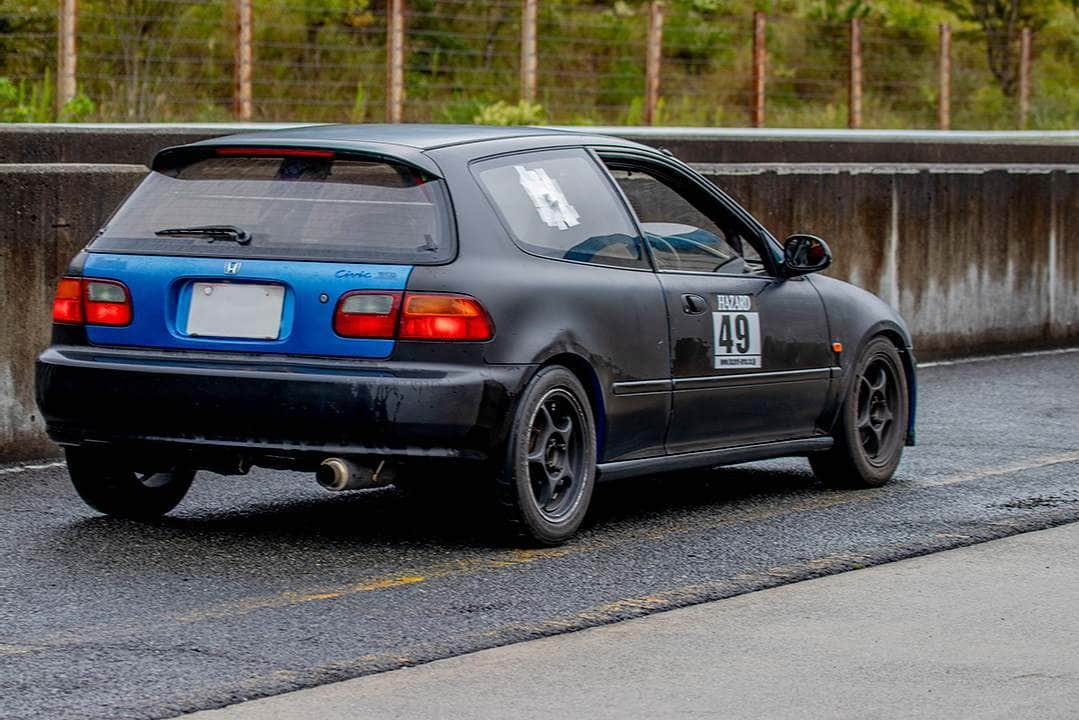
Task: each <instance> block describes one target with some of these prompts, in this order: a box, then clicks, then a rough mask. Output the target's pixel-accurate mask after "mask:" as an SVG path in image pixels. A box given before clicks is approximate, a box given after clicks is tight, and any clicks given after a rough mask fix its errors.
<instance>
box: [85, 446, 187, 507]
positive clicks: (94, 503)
mask: <svg viewBox="0 0 1079 720" xmlns="http://www.w3.org/2000/svg"><path fill="white" fill-rule="evenodd" d="M66 455H67V470H68V474H69V475H70V476H71V483H72V484H73V485H74V486H75V491H76V492H77V493H78V494H79V497H81V498H82V499H83V501H84V502H85V503H86V504H87V505H89V506H90V507H92V508H93V509H94V510H97V511H98V512H100V513H103V514H105V515H111V516H112V517H118V518H125V519H128V520H153V519H155V518H159V517H161V516H162V515H164V514H165V513H167V512H168V511H170V510H172V509H173V508H174V507H176V506H177V505H178V504H179V503H180V501H181V500H183V499H184V496H185V495H186V494H187V491H188V488H190V487H191V482H192V480H194V478H195V471H194V470H190V469H186V468H170V469H168V470H165V471H161V472H137V471H135V470H134V469H132V468H130V467H128V466H126V465H125V464H124V462H123V459H122V456H120V454H119V453H117V452H115V451H108V450H97V449H94V450H90V449H86V448H68V449H67V451H66Z"/></svg>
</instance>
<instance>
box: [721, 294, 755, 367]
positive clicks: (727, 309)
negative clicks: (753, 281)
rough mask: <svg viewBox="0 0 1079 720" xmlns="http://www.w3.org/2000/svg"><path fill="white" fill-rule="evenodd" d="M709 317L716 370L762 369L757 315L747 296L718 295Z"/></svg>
mask: <svg viewBox="0 0 1079 720" xmlns="http://www.w3.org/2000/svg"><path fill="white" fill-rule="evenodd" d="M716 307H718V308H719V309H720V310H721V311H722V312H714V313H712V332H713V337H714V339H715V367H716V369H717V370H721V369H722V370H734V369H738V368H759V367H760V366H761V323H760V315H759V314H758V313H755V312H750V309H751V308H752V307H753V303H752V300H751V299H750V297H749V296H748V295H718V296H716Z"/></svg>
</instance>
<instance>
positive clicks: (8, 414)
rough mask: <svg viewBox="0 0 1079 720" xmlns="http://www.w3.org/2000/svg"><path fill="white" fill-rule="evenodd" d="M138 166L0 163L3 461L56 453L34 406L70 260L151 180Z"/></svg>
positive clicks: (0, 455) (0, 437) (0, 449)
mask: <svg viewBox="0 0 1079 720" xmlns="http://www.w3.org/2000/svg"><path fill="white" fill-rule="evenodd" d="M145 173H146V168H144V167H141V166H137V165H0V198H3V203H4V209H3V212H2V213H0V460H10V459H16V458H21V457H41V456H43V455H47V454H54V453H55V452H56V448H55V446H53V445H52V444H51V443H50V442H49V441H48V439H47V438H46V437H45V434H44V425H43V423H42V421H41V416H40V415H39V414H38V411H37V407H36V406H35V404H34V358H35V357H37V355H38V353H40V352H41V350H42V349H44V347H45V346H46V345H47V344H48V342H49V334H50V331H51V326H52V320H51V311H52V296H53V291H54V289H55V287H56V281H57V280H58V279H59V277H60V276H61V275H62V274H63V272H64V269H65V268H66V267H67V264H68V261H69V260H71V258H72V257H73V256H74V255H75V253H77V252H78V251H79V250H80V249H81V248H82V247H83V246H84V245H85V244H86V242H87V240H89V239H90V237H92V235H93V233H94V232H95V231H96V229H97V228H98V227H99V226H100V225H101V224H102V223H103V222H104V221H105V220H106V219H107V218H108V216H109V214H110V213H111V212H112V211H113V209H114V208H115V207H116V206H117V205H118V204H119V203H120V201H121V200H122V199H123V198H124V196H125V195H127V193H128V192H130V191H131V189H132V188H133V187H134V186H135V184H136V183H137V182H138V181H139V180H140V179H141V178H142V177H143V176H144V175H145Z"/></svg>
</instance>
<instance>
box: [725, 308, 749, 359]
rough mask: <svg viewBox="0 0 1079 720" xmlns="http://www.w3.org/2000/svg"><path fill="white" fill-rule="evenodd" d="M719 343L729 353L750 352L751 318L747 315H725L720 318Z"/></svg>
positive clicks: (740, 353)
mask: <svg viewBox="0 0 1079 720" xmlns="http://www.w3.org/2000/svg"><path fill="white" fill-rule="evenodd" d="M732 326H733V327H732ZM732 331H733V332H732ZM717 345H719V346H720V347H721V348H723V349H724V350H726V352H727V354H733V353H738V354H739V355H744V354H745V353H747V352H749V318H747V317H746V316H745V315H729V314H728V315H723V316H722V317H721V318H720V323H719V339H718V341H717Z"/></svg>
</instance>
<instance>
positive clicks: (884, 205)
mask: <svg viewBox="0 0 1079 720" xmlns="http://www.w3.org/2000/svg"><path fill="white" fill-rule="evenodd" d="M700 169H701V170H703V171H704V173H705V175H706V176H708V177H710V178H711V179H712V180H713V181H714V182H716V183H717V184H719V185H720V186H721V187H723V188H725V189H726V190H727V191H728V192H729V193H730V194H731V195H733V196H734V197H735V198H736V199H738V200H739V201H740V202H742V203H743V204H744V205H745V206H746V207H748V208H749V209H750V210H751V211H752V212H753V214H754V215H755V216H756V217H757V218H758V219H760V220H761V221H762V222H763V223H764V224H765V226H766V227H768V228H769V230H771V231H772V232H773V233H774V234H775V235H776V236H777V237H778V238H780V239H782V238H784V237H786V236H787V235H789V234H791V233H794V232H811V233H814V234H817V235H820V236H821V237H823V238H825V239H826V240H827V241H828V242H829V244H830V245H831V247H832V249H833V251H834V253H835V264H834V266H833V267H832V269H831V270H829V271H828V274H830V275H833V276H834V277H838V278H840V279H843V280H849V281H850V282H853V283H855V284H856V285H859V286H861V287H864V288H866V289H868V290H870V291H872V292H874V293H876V294H877V295H879V296H880V297H882V298H884V299H885V300H887V301H888V302H889V303H891V304H892V305H893V306H894V307H897V308H899V311H900V312H901V313H902V314H903V317H904V318H906V320H907V322H908V323H909V324H910V326H911V329H912V331H913V333H914V336H915V345H916V349H917V350H918V353H919V356H920V357H923V358H924V357H940V356H947V355H962V354H968V353H972V352H986V351H993V350H1000V349H1015V348H1020V349H1021V348H1027V347H1044V346H1046V345H1052V344H1061V343H1066V342H1074V341H1079V298H1077V296H1076V291H1077V290H1079V166H1070V167H1061V166H1029V165H1027V166H1024V165H1016V166H1008V167H999V166H998V167H992V166H990V167H972V166H939V165H934V166H922V167H919V166H913V165H903V166H892V167H889V166H865V165H848V166H842V165H833V166H828V167H814V166H800V167H799V166H742V167H737V168H734V167H730V166H726V167H721V166H703V167H701V168H700Z"/></svg>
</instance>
